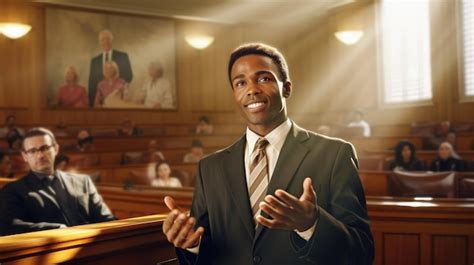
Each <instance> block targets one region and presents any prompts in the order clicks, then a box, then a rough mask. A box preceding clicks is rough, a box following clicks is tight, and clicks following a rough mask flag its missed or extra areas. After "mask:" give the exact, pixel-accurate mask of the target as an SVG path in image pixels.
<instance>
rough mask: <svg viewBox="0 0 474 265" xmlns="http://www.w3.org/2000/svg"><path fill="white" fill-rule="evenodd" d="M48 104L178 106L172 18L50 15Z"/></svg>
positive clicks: (51, 11)
mask: <svg viewBox="0 0 474 265" xmlns="http://www.w3.org/2000/svg"><path fill="white" fill-rule="evenodd" d="M46 61H47V88H48V106H50V107H56V108H105V109H107V108H115V109H152V110H173V109H176V108H177V104H176V102H177V98H176V94H177V93H176V78H175V75H176V68H175V23H174V21H173V20H171V19H165V18H149V17H140V16H133V15H121V14H110V13H98V12H86V11H76V10H67V9H59V8H48V9H47V11H46Z"/></svg>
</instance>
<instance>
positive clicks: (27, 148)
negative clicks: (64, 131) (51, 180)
mask: <svg viewBox="0 0 474 265" xmlns="http://www.w3.org/2000/svg"><path fill="white" fill-rule="evenodd" d="M23 148H24V150H23V152H22V156H23V159H24V160H25V162H27V163H28V165H29V166H30V168H31V170H32V171H34V172H38V173H43V174H52V173H53V172H54V159H55V157H56V155H57V153H58V151H59V146H58V145H57V144H53V142H52V139H51V138H50V137H49V136H47V135H39V136H34V137H30V138H26V139H25V140H24V142H23Z"/></svg>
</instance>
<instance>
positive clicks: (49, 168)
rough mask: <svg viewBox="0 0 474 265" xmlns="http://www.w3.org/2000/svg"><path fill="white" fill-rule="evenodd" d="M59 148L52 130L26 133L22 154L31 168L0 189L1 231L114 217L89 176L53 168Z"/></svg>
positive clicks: (53, 226)
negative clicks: (22, 175) (24, 174)
mask: <svg viewBox="0 0 474 265" xmlns="http://www.w3.org/2000/svg"><path fill="white" fill-rule="evenodd" d="M58 151H59V145H58V144H57V143H56V140H55V137H54V135H53V133H52V132H51V131H49V130H47V129H44V128H33V129H31V130H30V131H28V132H27V133H26V134H25V138H24V141H23V151H22V156H23V159H24V160H25V161H26V162H27V163H28V165H29V166H30V169H31V171H30V172H29V173H28V174H27V175H26V176H24V177H22V178H21V179H19V180H17V181H14V182H11V183H8V184H6V185H5V186H4V187H3V188H2V189H1V190H0V213H1V214H0V235H10V234H18V233H26V232H33V231H40V230H47V229H55V228H64V227H69V226H75V225H82V224H88V223H98V222H105V221H110V220H114V219H115V217H114V216H113V215H112V213H111V212H110V210H109V208H108V207H107V205H106V204H105V203H104V201H103V200H102V197H101V196H100V195H99V193H98V192H97V189H96V187H95V186H94V183H92V181H91V179H90V178H89V176H86V175H81V174H72V173H66V172H62V171H59V170H55V169H54V161H55V157H56V155H57V153H58Z"/></svg>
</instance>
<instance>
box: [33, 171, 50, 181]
mask: <svg viewBox="0 0 474 265" xmlns="http://www.w3.org/2000/svg"><path fill="white" fill-rule="evenodd" d="M31 172H33V175H35V176H36V177H37V178H38V179H39V180H44V179H46V178H47V179H49V180H53V179H54V177H55V175H56V172H54V173H53V174H52V175H46V174H43V173H39V172H34V171H31Z"/></svg>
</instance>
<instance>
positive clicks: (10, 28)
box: [0, 23, 31, 39]
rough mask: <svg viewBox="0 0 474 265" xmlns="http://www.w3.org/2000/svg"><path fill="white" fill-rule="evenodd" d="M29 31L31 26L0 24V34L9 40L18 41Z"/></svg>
mask: <svg viewBox="0 0 474 265" xmlns="http://www.w3.org/2000/svg"><path fill="white" fill-rule="evenodd" d="M30 30H31V26H30V25H27V24H22V23H0V32H1V33H2V34H3V35H5V36H6V37H7V38H10V39H18V38H21V37H23V36H25V35H26V34H27V33H28V32H29V31H30Z"/></svg>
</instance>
